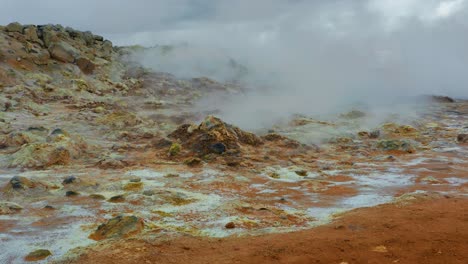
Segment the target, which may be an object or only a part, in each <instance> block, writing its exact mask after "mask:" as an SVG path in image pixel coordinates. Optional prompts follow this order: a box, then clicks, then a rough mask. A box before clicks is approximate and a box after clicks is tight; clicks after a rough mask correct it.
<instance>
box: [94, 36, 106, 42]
mask: <svg viewBox="0 0 468 264" xmlns="http://www.w3.org/2000/svg"><path fill="white" fill-rule="evenodd" d="M93 38H94V40H97V41H104V38H103V37H102V36H99V35H93Z"/></svg>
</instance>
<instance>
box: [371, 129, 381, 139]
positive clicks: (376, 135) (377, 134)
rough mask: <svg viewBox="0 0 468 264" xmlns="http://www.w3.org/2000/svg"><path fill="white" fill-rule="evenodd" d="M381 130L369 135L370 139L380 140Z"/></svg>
mask: <svg viewBox="0 0 468 264" xmlns="http://www.w3.org/2000/svg"><path fill="white" fill-rule="evenodd" d="M379 137H380V130H374V131H371V132H370V133H369V138H379Z"/></svg>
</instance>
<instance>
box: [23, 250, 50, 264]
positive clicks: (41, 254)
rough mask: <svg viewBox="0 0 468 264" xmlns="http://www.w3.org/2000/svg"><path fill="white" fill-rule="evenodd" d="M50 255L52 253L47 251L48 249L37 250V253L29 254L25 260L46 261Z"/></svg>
mask: <svg viewBox="0 0 468 264" xmlns="http://www.w3.org/2000/svg"><path fill="white" fill-rule="evenodd" d="M50 255H52V252H50V251H49V250H47V249H38V250H35V251H33V252H31V253H29V254H28V255H27V256H26V257H25V258H24V260H26V261H39V260H43V259H46V258H47V257H49V256H50Z"/></svg>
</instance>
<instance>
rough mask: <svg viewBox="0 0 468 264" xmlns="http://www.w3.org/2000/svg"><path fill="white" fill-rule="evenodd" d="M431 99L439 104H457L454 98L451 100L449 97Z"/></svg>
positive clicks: (433, 96) (431, 97)
mask: <svg viewBox="0 0 468 264" xmlns="http://www.w3.org/2000/svg"><path fill="white" fill-rule="evenodd" d="M430 99H431V101H433V102H437V103H454V102H455V100H454V99H453V98H450V97H448V96H441V95H431V96H430Z"/></svg>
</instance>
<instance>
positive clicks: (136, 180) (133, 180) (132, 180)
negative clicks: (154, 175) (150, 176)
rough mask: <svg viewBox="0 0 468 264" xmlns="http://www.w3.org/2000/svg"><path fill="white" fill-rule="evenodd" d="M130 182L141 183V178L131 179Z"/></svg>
mask: <svg viewBox="0 0 468 264" xmlns="http://www.w3.org/2000/svg"><path fill="white" fill-rule="evenodd" d="M130 182H141V178H138V177H135V178H132V179H130Z"/></svg>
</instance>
